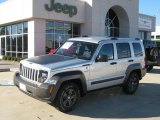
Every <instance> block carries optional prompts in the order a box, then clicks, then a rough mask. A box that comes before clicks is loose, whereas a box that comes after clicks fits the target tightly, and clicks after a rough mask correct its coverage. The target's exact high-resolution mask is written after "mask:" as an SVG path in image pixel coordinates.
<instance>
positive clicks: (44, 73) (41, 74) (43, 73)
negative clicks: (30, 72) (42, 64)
mask: <svg viewBox="0 0 160 120" xmlns="http://www.w3.org/2000/svg"><path fill="white" fill-rule="evenodd" d="M47 78H48V72H47V71H43V70H40V71H39V79H38V82H40V83H44V82H45V80H47Z"/></svg>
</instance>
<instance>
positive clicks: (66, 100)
mask: <svg viewBox="0 0 160 120" xmlns="http://www.w3.org/2000/svg"><path fill="white" fill-rule="evenodd" d="M79 97H80V91H79V87H78V86H77V84H75V83H66V84H64V85H62V86H61V88H60V90H59V92H58V93H57V96H56V99H55V106H56V107H57V108H58V109H59V110H60V111H62V112H69V111H71V110H73V109H74V108H75V106H76V103H77V101H78V99H79Z"/></svg>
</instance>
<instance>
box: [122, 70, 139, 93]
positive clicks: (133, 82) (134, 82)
mask: <svg viewBox="0 0 160 120" xmlns="http://www.w3.org/2000/svg"><path fill="white" fill-rule="evenodd" d="M138 86H139V76H138V74H137V73H136V72H132V73H131V74H130V76H129V78H128V80H127V82H126V83H124V86H123V91H124V92H125V93H127V94H134V93H135V92H136V91H137V89H138Z"/></svg>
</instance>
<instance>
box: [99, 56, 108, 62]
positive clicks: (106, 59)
mask: <svg viewBox="0 0 160 120" xmlns="http://www.w3.org/2000/svg"><path fill="white" fill-rule="evenodd" d="M96 62H108V56H107V55H98V56H97V58H96Z"/></svg>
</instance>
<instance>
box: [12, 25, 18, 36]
mask: <svg viewBox="0 0 160 120" xmlns="http://www.w3.org/2000/svg"><path fill="white" fill-rule="evenodd" d="M12 34H13V35H14V34H17V25H12Z"/></svg>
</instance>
